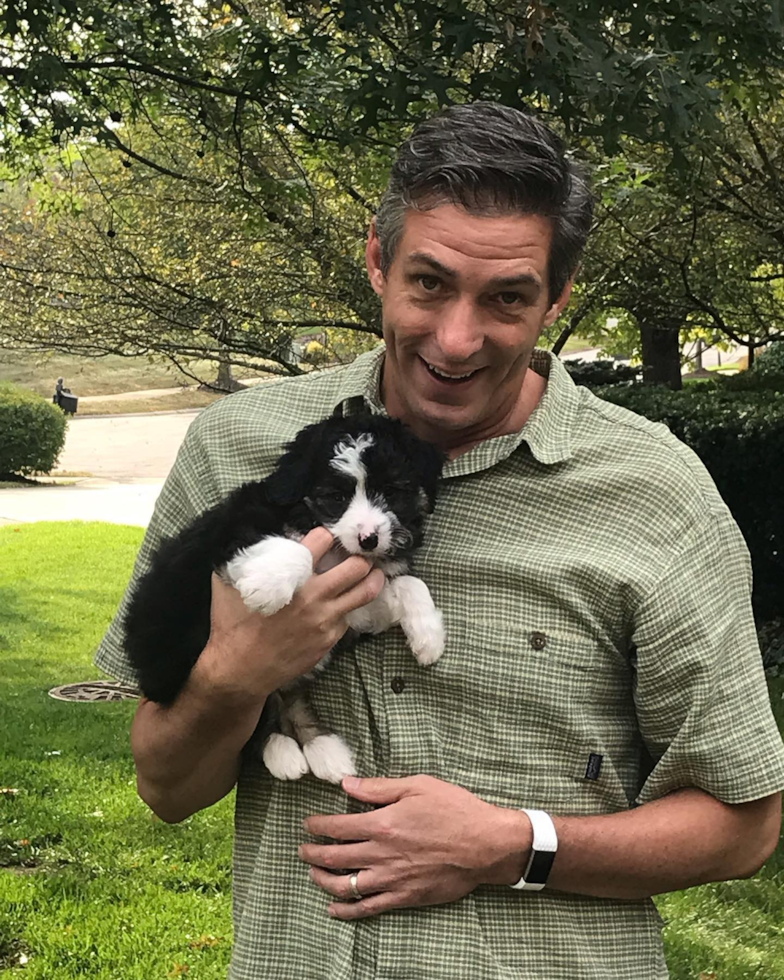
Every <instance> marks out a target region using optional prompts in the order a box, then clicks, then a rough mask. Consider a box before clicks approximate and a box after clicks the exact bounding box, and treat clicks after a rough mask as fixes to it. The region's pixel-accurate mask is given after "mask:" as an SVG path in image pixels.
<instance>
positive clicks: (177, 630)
mask: <svg viewBox="0 0 784 980" xmlns="http://www.w3.org/2000/svg"><path fill="white" fill-rule="evenodd" d="M286 449H287V451H286V453H285V454H284V455H283V456H282V457H281V459H280V461H279V463H278V465H277V467H276V469H275V470H274V472H273V473H272V474H271V475H270V476H269V477H268V478H267V479H266V480H262V481H258V482H253V483H246V484H244V485H243V486H241V487H239V488H238V489H236V490H235V491H233V492H232V493H231V494H229V496H227V497H226V498H225V499H224V500H223V501H221V502H220V503H219V504H217V505H215V506H214V507H212V508H210V509H209V510H207V511H205V512H204V513H203V514H201V515H200V516H199V517H198V518H197V519H196V520H195V521H194V522H193V523H192V524H190V525H189V526H188V527H187V528H185V529H184V530H183V531H182V532H181V533H180V534H178V535H176V536H175V537H173V538H168V539H166V540H164V541H163V542H162V544H161V545H160V547H159V548H158V550H157V551H156V552H155V554H154V555H153V557H152V564H151V567H150V569H149V571H148V572H147V573H146V575H144V576H143V577H142V579H141V580H140V582H139V584H138V586H137V588H136V590H135V591H134V594H133V596H132V597H131V601H130V604H129V608H128V611H127V613H126V616H125V637H126V639H125V645H126V650H127V652H128V656H129V659H130V661H131V664H132V665H133V667H134V669H135V670H136V672H137V676H138V681H139V686H140V688H141V690H142V692H143V694H144V695H145V697H147V698H149V699H150V700H152V701H156V702H159V703H162V704H171V703H172V702H173V701H174V699H175V698H176V697H177V695H178V694H179V692H180V691H181V690H182V688H183V687H184V685H185V683H186V681H187V679H188V675H189V674H190V671H191V669H192V668H193V666H194V664H195V663H196V661H197V659H198V657H199V654H200V653H201V651H202V650H203V649H204V647H205V646H206V644H207V640H208V638H209V633H210V593H211V586H210V576H211V573H212V572H213V571H216V572H217V573H218V574H219V575H220V576H221V577H222V578H223V580H224V581H226V582H228V583H229V584H230V585H233V586H234V587H235V588H236V589H238V591H239V592H240V594H241V595H242V598H243V600H244V602H245V605H246V606H247V607H248V608H249V609H251V610H254V611H257V612H260V613H261V614H262V615H265V616H270V615H272V614H273V613H275V612H277V611H278V610H279V609H281V608H283V606H285V605H287V604H288V603H289V602H291V600H292V598H293V596H294V594H295V592H296V591H297V590H298V589H299V588H301V587H302V586H303V585H304V584H305V582H306V581H307V580H308V579H309V577H310V576H311V575H312V574H313V562H312V557H311V553H310V552H309V551H308V549H307V548H305V546H304V545H302V544H299V541H300V540H301V538H302V537H303V536H304V535H305V534H306V533H307V532H308V531H310V530H312V529H313V528H314V527H317V526H319V525H323V526H324V527H326V528H328V529H329V530H330V531H331V532H332V534H333V535H334V537H335V545H334V546H333V548H332V550H331V551H330V552H329V553H328V554H327V556H326V557H325V559H324V561H323V562H321V563H320V564H319V567H318V568H317V569H316V571H317V572H323V571H326V570H327V568H330V567H334V566H335V565H336V564H337V563H338V562H340V561H342V560H343V559H344V558H345V557H347V555H351V554H358V555H364V556H365V557H366V558H369V559H370V560H371V561H372V562H373V563H374V564H375V565H376V566H378V567H379V568H381V569H382V571H383V572H384V573H385V576H386V582H385V585H384V588H383V589H382V591H381V593H380V595H379V596H378V597H377V598H376V599H374V600H373V601H372V602H371V603H369V604H368V605H366V606H363V607H362V608H360V609H357V610H355V612H353V613H352V614H351V615H350V616H349V626H350V630H349V634H347V637H344V640H342V641H341V643H340V644H339V646H343V645H344V643H345V641H346V640H347V639H350V637H351V636H354V637H355V636H356V634H357V633H380V632H382V631H383V630H386V629H389V628H390V627H392V626H395V625H397V624H400V626H402V628H403V631H404V633H405V635H406V638H407V640H408V643H409V645H410V647H411V649H412V651H413V653H414V656H415V657H416V658H417V660H418V661H419V663H420V664H423V665H427V664H432V663H434V662H435V661H436V660H437V659H438V658H439V657H440V656H441V654H442V653H443V650H444V629H443V623H442V618H441V613H440V612H439V611H438V610H437V609H436V608H435V605H434V604H433V600H432V598H431V596H430V592H429V590H428V588H427V586H426V585H425V584H424V582H422V581H421V580H420V579H418V578H415V577H414V576H411V575H408V574H407V572H408V563H409V559H410V557H411V555H412V553H413V552H414V550H415V549H416V548H417V547H419V545H420V544H421V543H422V531H423V523H424V518H425V516H426V515H427V514H428V513H430V512H431V511H432V509H433V504H434V502H435V496H436V488H437V485H438V478H439V476H440V474H441V468H442V465H443V456H442V454H441V453H440V452H439V451H438V450H437V449H436V448H435V447H434V446H432V445H430V444H429V443H427V442H423V441H422V440H421V439H419V438H418V437H416V436H415V435H414V434H413V433H412V432H411V431H410V430H409V429H408V428H407V427H406V426H405V425H403V424H402V423H401V422H399V421H396V420H393V419H388V418H384V417H383V416H373V415H370V414H362V415H354V416H349V417H348V418H345V419H344V418H336V417H332V418H328V419H325V420H324V421H322V422H318V423H316V424H315V425H310V426H308V427H307V428H305V429H303V430H302V431H301V432H300V433H299V434H298V435H297V437H296V438H295V439H294V441H293V442H291V443H289V445H288V446H287V447H286ZM333 652H334V651H333ZM329 656H330V655H329V654H328V655H327V657H325V658H324V659H323V660H322V661H321V662H320V664H319V665H318V667H317V668H316V669H315V670H314V671H312V672H311V673H310V674H308V675H306V677H304V678H298V679H297V680H295V681H293V682H292V683H291V684H289V685H287V686H286V687H285V688H282V689H281V690H280V691H277V692H276V693H275V695H274V696H273V697H272V698H269V699H268V701H267V704H266V705H265V709H264V712H263V713H262V717H261V719H260V722H259V726H258V728H257V732H256V737H254V740H253V741H254V742H255V741H256V740H257V738H258V739H259V740H260V741H261V742H262V744H263V758H264V761H265V763H266V765H267V768H268V769H269V771H270V772H271V773H272V775H273V776H276V777H278V778H280V779H297V778H299V777H300V776H302V775H304V774H305V773H307V772H309V771H312V772H313V774H314V775H315V776H317V777H318V778H320V779H326V780H329V781H330V782H336V783H338V782H340V780H341V779H342V778H343V776H346V775H353V774H354V772H355V769H354V762H353V756H352V753H351V751H350V749H349V748H348V746H347V745H346V743H345V742H344V741H343V740H342V739H341V738H340V737H339V736H337V735H334V734H332V733H330V732H329V731H327V730H326V729H325V728H324V727H323V726H322V725H321V724H320V722H319V721H318V719H317V718H316V716H315V714H314V712H313V710H312V708H311V707H310V704H309V702H308V700H307V698H306V697H305V691H306V687H307V684H308V683H309V682H310V681H311V680H312V679H313V676H314V675H315V674H316V673H318V671H319V670H321V669H323V667H324V666H325V665H326V663H327V661H328V660H329Z"/></svg>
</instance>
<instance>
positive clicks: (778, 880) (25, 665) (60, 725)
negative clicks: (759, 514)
mask: <svg viewBox="0 0 784 980" xmlns="http://www.w3.org/2000/svg"><path fill="white" fill-rule="evenodd" d="M141 535H142V531H141V530H140V529H138V528H128V527H116V526H111V525H106V524H79V523H52V524H27V525H21V526H18V527H17V526H14V525H9V526H7V527H4V528H0V706H1V709H0V790H9V789H14V790H17V791H18V792H16V793H9V792H0V976H1V977H3V978H6V977H8V978H9V980H11V978H13V977H19V978H20V980H21V978H22V977H26V978H29V980H76V978H84V977H89V978H98V980H117V978H122V980H150V978H154V980H158V978H161V980H162V978H166V977H176V976H186V977H187V978H188V980H193V978H196V980H224V978H225V975H226V971H227V969H228V960H229V952H230V943H231V922H230V870H229V869H230V859H231V838H232V821H231V811H232V802H231V799H228V800H224V801H222V802H221V803H219V804H218V805H217V806H215V807H212V808H211V809H210V810H207V811H205V812H203V813H200V814H197V815H196V816H195V817H192V818H191V819H190V820H187V821H185V823H183V824H181V825H178V826H169V825H167V824H164V823H162V822H160V821H159V820H157V819H155V818H154V817H153V816H152V814H151V813H150V812H149V811H148V810H147V808H146V807H145V806H144V804H142V803H141V801H140V800H139V799H138V797H137V795H136V791H135V782H134V771H133V763H132V759H131V755H130V749H129V745H128V728H129V725H130V720H131V717H132V714H133V711H134V706H133V704H132V703H127V702H125V703H120V704H69V703H63V702H59V701H54V700H52V699H51V698H49V697H48V696H47V693H46V692H47V690H48V689H49V688H50V687H53V686H55V685H56V684H60V683H65V682H67V681H75V680H88V679H92V678H95V677H96V676H98V672H97V671H96V669H95V668H94V667H93V666H92V654H93V650H94V649H95V646H96V645H97V643H98V641H99V639H100V637H101V635H102V634H103V631H104V630H105V628H106V626H107V625H108V623H109V621H110V619H111V616H112V614H113V612H114V609H115V607H116V605H117V602H118V601H119V598H120V596H121V594H122V591H123V589H124V587H125V584H126V582H127V579H128V576H129V574H130V569H131V565H132V562H133V557H134V555H135V552H136V549H137V548H138V545H139V542H140V539H141ZM771 695H772V698H773V705H774V711H775V713H776V715H777V720H778V722H779V726H780V727H784V701H783V700H782V697H784V679H778V680H776V681H773V682H772V683H771ZM782 885H784V854H783V853H782V849H781V848H779V850H778V851H777V852H776V854H775V855H774V856H773V857H772V858H771V860H770V861H769V862H768V864H767V865H766V866H765V868H764V869H763V870H762V871H761V872H760V874H759V875H757V876H756V877H755V878H753V879H751V880H748V881H737V882H728V883H721V884H715V885H707V886H705V887H703V888H695V889H691V890H690V891H688V892H678V893H675V894H673V895H666V896H662V897H660V898H659V899H658V900H657V903H658V905H659V908H660V911H661V912H662V915H663V916H664V918H665V920H666V921H667V927H666V930H665V941H666V947H667V959H668V963H669V965H670V970H671V974H672V978H673V980H699V978H700V975H701V974H705V975H706V976H710V975H711V974H715V975H716V980H752V978H753V980H781V978H782V977H784V925H782V924H783V923H784V888H782ZM22 957H27V962H26V964H25V965H21V963H20V958H22ZM186 967H187V971H186V969H185V968H186ZM629 980H637V978H634V977H630V978H629Z"/></svg>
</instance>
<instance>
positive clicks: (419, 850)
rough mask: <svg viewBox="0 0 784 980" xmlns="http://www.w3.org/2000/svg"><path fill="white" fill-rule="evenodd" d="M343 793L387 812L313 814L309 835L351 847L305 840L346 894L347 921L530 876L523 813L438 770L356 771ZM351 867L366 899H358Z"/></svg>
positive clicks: (340, 911)
mask: <svg viewBox="0 0 784 980" xmlns="http://www.w3.org/2000/svg"><path fill="white" fill-rule="evenodd" d="M343 789H344V790H345V791H346V792H347V793H348V794H349V795H350V796H353V797H354V798H355V799H358V800H363V801H364V802H366V803H375V804H377V805H379V807H380V808H379V809H377V810H372V811H370V812H369V813H356V814H337V815H334V816H314V817H309V818H308V819H307V820H306V821H305V829H306V830H307V831H308V832H309V833H311V834H314V835H317V836H321V837H331V838H332V839H333V840H336V841H341V842H345V843H338V844H304V845H303V846H302V847H301V848H300V852H299V853H300V857H301V858H302V859H303V860H304V861H307V862H308V863H309V864H311V865H312V866H313V867H312V868H311V870H310V875H311V877H312V878H313V880H314V881H315V882H316V884H317V885H320V886H321V887H322V888H323V889H324V890H325V891H327V892H329V894H330V895H334V896H335V898H338V899H340V900H341V901H340V902H337V903H334V904H332V905H330V907H329V912H330V914H331V915H333V916H335V917H336V918H338V919H363V918H366V917H367V916H370V915H376V914H378V913H379V912H386V911H388V910H389V909H399V908H409V907H414V906H421V905H441V904H443V903H445V902H454V901H456V900H457V899H459V898H462V897H463V896H464V895H467V894H468V893H469V892H471V891H473V890H474V888H476V887H477V886H478V885H481V884H485V883H487V884H512V883H514V882H515V881H517V880H518V878H519V877H520V875H521V874H522V870H523V867H524V863H525V860H526V857H527V854H528V851H529V849H530V846H531V837H532V833H531V825H530V822H529V820H528V818H527V817H526V816H525V814H523V813H519V812H517V811H515V810H506V809H503V808H501V807H496V806H492V805H491V804H490V803H485V802H484V801H483V800H480V799H479V797H477V796H474V795H473V793H469V792H468V790H465V789H462V788H461V787H459V786H454V785H452V784H451V783H446V782H443V781H442V780H440V779H434V778H433V777H432V776H410V777H408V778H405V779H355V778H352V777H348V778H346V779H344V780H343ZM510 855H512V856H511V857H510ZM324 869H329V870H324ZM352 870H355V871H358V872H359V873H358V876H357V887H358V889H359V891H360V893H361V894H362V895H363V898H362V900H361V901H354V896H352V892H351V885H350V882H349V879H350V872H351V871H352ZM332 871H338V872H341V871H346V872H347V873H345V874H332V873H331V872H332ZM365 896H367V897H365Z"/></svg>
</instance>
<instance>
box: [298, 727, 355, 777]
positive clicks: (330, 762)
mask: <svg viewBox="0 0 784 980" xmlns="http://www.w3.org/2000/svg"><path fill="white" fill-rule="evenodd" d="M302 751H303V752H304V753H305V758H306V759H307V760H308V765H309V766H310V770H311V772H312V773H313V775H314V776H316V777H317V778H318V779H323V780H325V781H326V782H328V783H338V784H340V781H341V779H343V777H344V776H356V774H357V770H356V768H355V766H354V756H353V753H352V752H351V749H350V748H349V747H348V746H347V745H346V743H345V742H344V741H343V739H342V738H341V737H340V736H339V735H317V736H316V737H315V738H314V739H312V740H311V741H310V742H308V743H307V745H304V746H303V747H302Z"/></svg>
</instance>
